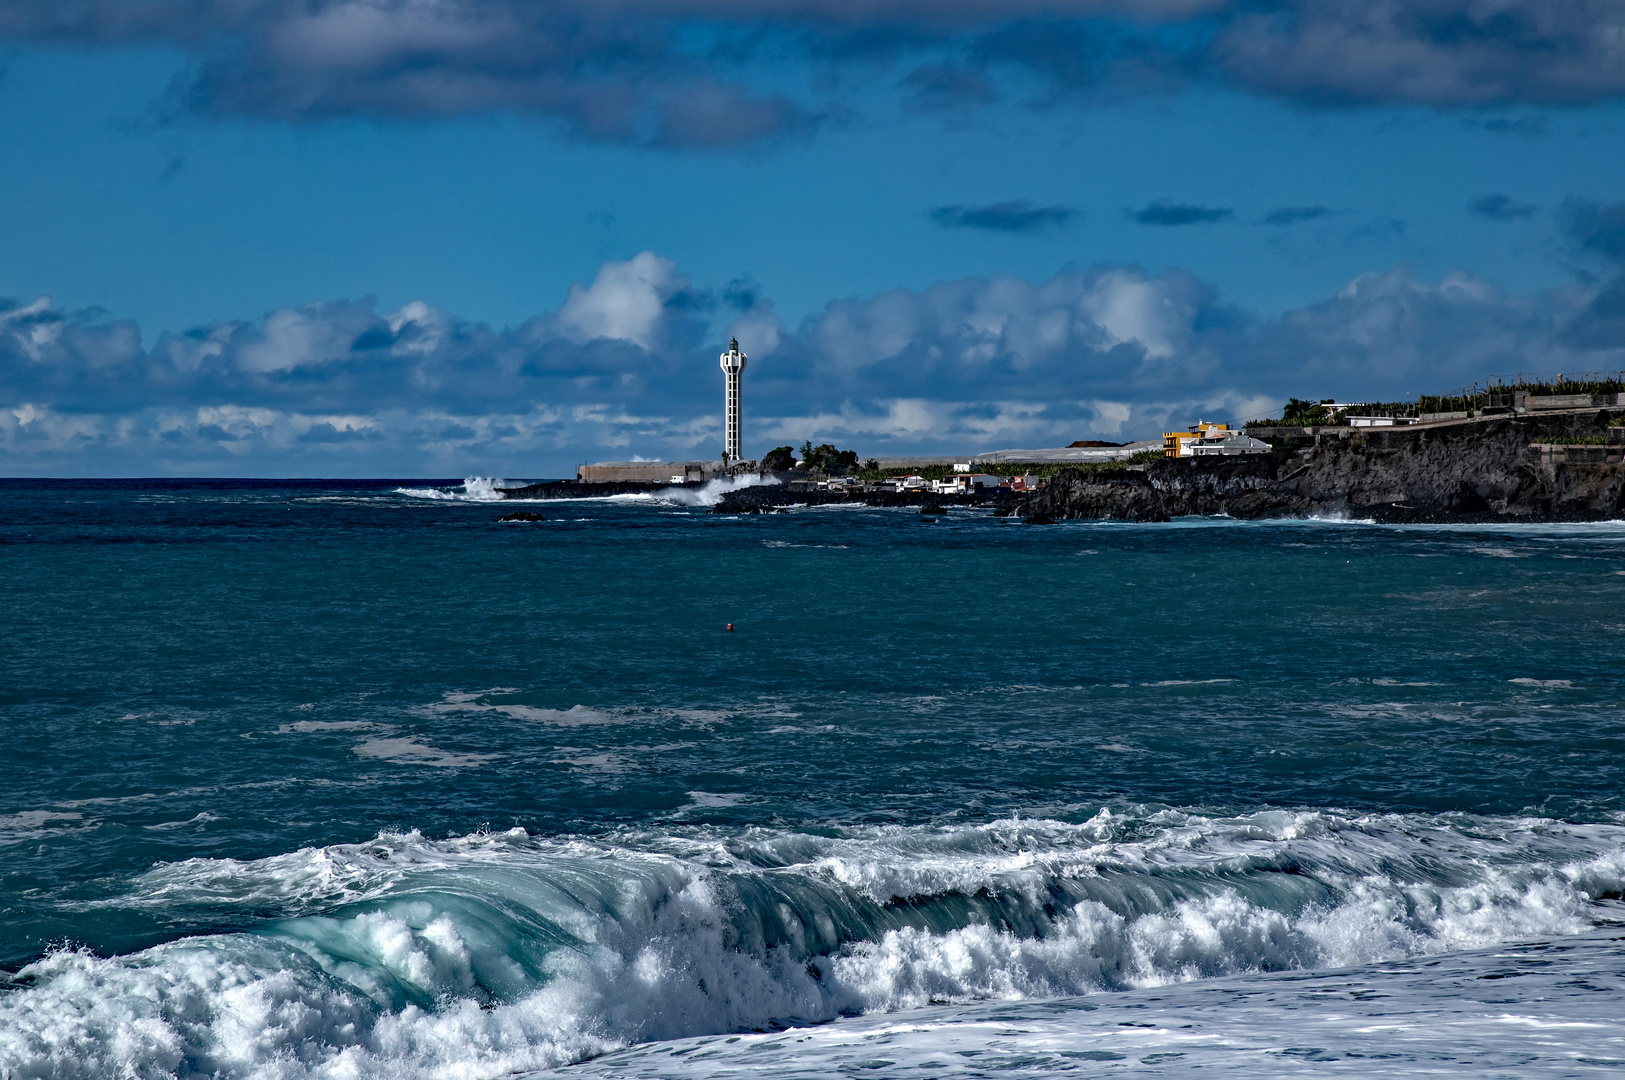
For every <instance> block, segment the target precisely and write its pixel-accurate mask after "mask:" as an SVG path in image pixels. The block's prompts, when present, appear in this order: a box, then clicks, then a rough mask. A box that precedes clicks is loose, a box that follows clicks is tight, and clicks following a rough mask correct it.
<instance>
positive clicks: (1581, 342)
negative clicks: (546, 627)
mask: <svg viewBox="0 0 1625 1080" xmlns="http://www.w3.org/2000/svg"><path fill="white" fill-rule="evenodd" d="M0 38H5V39H6V49H7V52H6V53H5V62H4V74H3V77H0V147H4V150H5V153H4V157H3V159H0V161H3V163H4V167H3V168H0V473H4V474H11V475H132V474H138V475H163V474H188V475H199V474H201V475H386V474H387V475H459V474H505V475H510V476H548V475H563V474H567V473H568V472H570V471H571V468H572V467H573V465H574V464H575V463H576V462H579V461H583V460H597V459H603V458H620V457H630V456H633V455H638V456H645V457H657V456H668V455H669V456H680V457H690V456H712V455H714V454H715V453H716V452H717V449H718V446H719V445H720V423H721V418H720V405H719V402H720V397H721V382H720V373H719V372H718V371H717V370H716V352H717V351H718V349H719V348H720V346H721V345H722V344H723V343H724V342H725V341H726V339H727V337H728V336H729V335H730V334H733V333H737V334H738V335H739V336H740V338H741V341H742V343H743V344H744V345H745V347H746V348H747V350H748V351H750V352H751V356H752V362H751V367H750V369H749V370H748V371H747V374H746V398H745V402H746V443H747V445H746V450H747V452H748V453H760V452H762V451H765V450H766V449H768V448H769V447H770V446H772V445H775V444H777V443H779V442H789V441H795V442H799V441H800V440H801V439H802V438H804V437H811V438H815V439H818V440H820V441H822V440H824V439H828V440H831V441H835V442H837V443H839V444H841V445H843V446H846V445H849V446H852V447H853V448H854V449H857V450H859V451H860V453H865V454H868V453H875V454H881V453H897V452H904V451H912V450H919V451H929V450H937V449H943V450H954V451H956V452H957V451H972V450H978V449H994V448H1000V447H1008V446H1044V445H1055V444H1064V443H1066V442H1069V441H1072V439H1075V438H1088V437H1105V438H1119V439H1128V438H1135V437H1145V436H1148V435H1154V434H1155V433H1156V432H1157V431H1159V430H1161V428H1162V427H1163V426H1165V425H1167V424H1172V423H1180V424H1183V423H1185V422H1187V421H1189V420H1190V419H1192V418H1194V416H1196V415H1198V414H1200V415H1203V416H1205V417H1218V418H1241V417H1243V416H1246V415H1254V414H1257V413H1261V412H1264V411H1268V410H1269V409H1270V408H1272V407H1273V406H1274V405H1275V404H1277V403H1278V402H1279V401H1281V400H1282V399H1284V398H1285V397H1286V396H1288V395H1289V394H1290V395H1297V396H1303V395H1308V394H1314V395H1322V394H1323V395H1336V396H1338V397H1340V398H1347V397H1356V398H1360V397H1364V398H1384V399H1387V398H1394V397H1407V396H1414V395H1415V394H1416V393H1420V392H1423V391H1434V390H1445V389H1451V388H1454V387H1457V386H1460V385H1463V384H1465V383H1468V382H1471V381H1473V380H1475V379H1479V378H1483V377H1485V376H1489V375H1499V374H1505V373H1510V372H1513V371H1518V370H1525V371H1559V370H1571V371H1572V370H1598V369H1604V368H1618V367H1625V356H1621V352H1622V351H1625V334H1622V333H1621V329H1622V326H1625V320H1622V319H1621V313H1622V312H1625V293H1622V290H1621V288H1620V287H1619V286H1618V285H1617V282H1616V278H1617V274H1618V271H1619V267H1620V263H1621V262H1622V261H1625V204H1622V203H1621V202H1620V200H1622V199H1625V193H1622V192H1621V191H1620V190H1619V189H1620V187H1621V183H1620V181H1619V179H1618V178H1619V177H1620V176H1622V175H1625V169H1622V165H1625V160H1622V159H1625V129H1622V126H1621V124H1622V120H1625V113H1622V110H1621V94H1622V91H1625V46H1622V45H1621V42H1622V41H1625V2H1615V0H1609V2H1597V0H1582V2H1577V3H1574V4H1569V5H1551V4H1543V3H1532V2H1519V0H1416V2H1413V3H1405V4H1401V3H1398V2H1397V0H1392V2H1384V0H1370V2H1362V3H1355V2H1354V0H1282V2H1279V3H1273V4H1268V5H1257V4H1248V5H1237V4H1231V3H1227V2H1225V0H1122V2H1117V3H1102V2H1098V0H1055V2H1047V3H1046V2H1039V0H1012V2H1006V3H1001V4H992V3H984V2H982V0H954V2H945V3H935V4H926V3H923V0H922V2H918V3H916V2H912V0H890V2H877V3H869V4H858V3H856V2H855V0H800V2H796V3H789V2H781V0H644V2H638V0H624V2H621V3H616V4H602V3H600V4H592V5H588V4H585V3H581V4H575V3H571V2H561V3H557V4H549V5H539V4H533V3H522V2H519V0H480V2H474V0H314V2H311V3H293V2H292V0H141V2H139V3H135V2H131V0H122V2H118V3H115V2H112V0H103V2H99V3H98V2H95V0H87V2H85V3H83V4H77V5H60V4H48V3H44V2H41V0H0ZM713 444H716V445H713Z"/></svg>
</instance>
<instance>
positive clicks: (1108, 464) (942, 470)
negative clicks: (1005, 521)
mask: <svg viewBox="0 0 1625 1080" xmlns="http://www.w3.org/2000/svg"><path fill="white" fill-rule="evenodd" d="M1162 458H1163V453H1162V451H1161V450H1141V451H1138V452H1137V453H1135V454H1133V455H1131V456H1129V457H1127V458H1124V459H1122V460H1120V461H1101V462H1082V463H1080V462H1053V461H1044V462H1038V461H1026V462H1022V461H1010V462H1001V463H999V464H997V465H973V466H971V471H972V472H979V473H987V474H988V475H990V476H1038V477H1043V478H1044V479H1048V478H1050V477H1052V476H1055V475H1056V474H1057V473H1061V472H1065V471H1066V470H1067V469H1077V470H1078V471H1079V472H1099V471H1102V470H1106V469H1121V468H1123V467H1125V466H1128V465H1144V464H1146V463H1147V462H1151V461H1161V460H1162ZM869 464H870V465H873V464H874V462H870V463H869ZM857 475H858V478H859V479H861V480H864V481H866V482H868V483H875V482H877V481H880V480H885V479H888V478H890V477H893V476H916V475H917V476H920V477H922V478H924V479H926V480H946V479H948V477H950V476H952V475H954V467H953V466H952V465H928V466H926V467H925V468H923V469H879V468H865V469H862V470H860V471H859V472H858V474H857Z"/></svg>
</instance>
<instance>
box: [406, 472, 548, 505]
mask: <svg viewBox="0 0 1625 1080" xmlns="http://www.w3.org/2000/svg"><path fill="white" fill-rule="evenodd" d="M516 486H518V485H517V484H510V483H509V482H508V481H506V480H503V479H500V478H498V477H495V476H470V477H468V478H466V479H465V480H464V481H463V484H462V487H458V488H396V489H395V494H397V495H406V496H409V497H410V498H414V499H433V500H436V501H439V502H502V501H503V498H502V493H501V492H499V491H498V490H497V489H498V488H505V487H516Z"/></svg>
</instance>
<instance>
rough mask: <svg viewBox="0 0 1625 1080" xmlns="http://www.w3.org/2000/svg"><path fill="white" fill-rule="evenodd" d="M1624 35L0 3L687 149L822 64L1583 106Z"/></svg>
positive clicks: (1228, 11) (952, 104) (1327, 19)
mask: <svg viewBox="0 0 1625 1080" xmlns="http://www.w3.org/2000/svg"><path fill="white" fill-rule="evenodd" d="M1622 28H1625V0H1567V2H1564V3H1551V2H1549V0H1279V2H1275V3H1270V4H1256V3H1248V2H1246V0H870V2H858V0H609V2H604V0H555V2H550V3H545V4H542V3H534V2H531V0H479V2H467V0H142V2H141V3H129V2H127V0H76V2H74V3H62V2H60V0H0V40H9V41H13V42H17V41H39V42H65V43H73V44H78V45H91V46H95V45H101V46H119V45H129V44H141V45H151V44H159V45H165V46H169V47H171V48H174V49H176V50H178V51H180V52H181V53H183V54H185V55H186V56H187V57H188V58H189V63H188V65H187V67H186V68H185V70H184V72H182V73H181V74H179V75H178V76H177V78H176V80H175V84H174V87H173V91H172V94H171V96H170V101H169V102H168V105H169V107H170V108H172V109H176V110H185V111H191V112H195V113H201V114H204V115H211V116H220V117H231V116H252V117H261V118H271V119H278V120H285V121H290V122H306V121H314V120H322V119H325V118H331V117H346V116H382V117H427V118H434V117H445V116H455V115H465V114H471V113H487V112H517V113H524V114H533V115H540V116H544V117H549V118H552V119H553V120H555V121H557V122H558V123H560V124H561V125H563V126H564V127H565V128H566V129H567V130H569V131H571V132H573V133H575V134H576V135H578V136H580V137H582V138H587V139H600V140H617V141H626V142H633V143H640V144H644V145H653V146H668V147H682V148H700V149H708V148H721V147H730V146H737V145H740V144H743V143H749V142H752V141H757V140H762V139H772V138H778V137H783V136H786V135H792V134H795V133H797V132H804V131H810V130H812V129H814V128H816V127H817V126H818V125H819V124H820V123H822V122H823V121H824V120H826V119H828V118H830V117H832V116H839V115H842V114H843V112H844V108H843V106H841V105H840V103H839V102H837V101H835V100H834V99H833V98H832V96H831V95H830V93H828V92H820V91H817V90H816V89H814V88H816V87H819V86H828V85H835V84H838V83H840V82H841V81H842V80H839V79H837V80H833V81H832V80H829V79H827V78H826V77H825V76H827V75H828V74H829V69H830V67H831V66H840V67H843V69H844V70H843V74H844V75H846V76H849V77H851V79H852V80H863V79H871V78H874V77H876V76H877V73H879V77H880V78H882V79H883V80H888V81H895V82H896V83H897V87H898V89H899V90H900V92H901V93H902V94H903V96H904V99H905V102H906V103H907V104H908V105H909V106H911V107H913V108H915V109H922V110H927V111H937V112H942V111H948V112H961V111H964V110H967V109H975V108H980V107H983V106H986V105H988V104H990V103H992V102H995V101H998V100H1000V99H1001V98H1005V97H1009V96H1011V95H1012V94H1013V93H1014V92H1015V91H1016V89H1017V88H1025V89H1022V92H1023V93H1027V92H1028V91H1029V90H1030V89H1031V87H1032V86H1033V85H1034V84H1035V83H1036V84H1037V86H1038V88H1039V89H1038V91H1037V94H1036V98H1035V100H1036V101H1038V102H1039V103H1041V104H1054V103H1057V102H1060V101H1080V100H1083V101H1088V100H1095V99H1097V98H1100V97H1102V96H1104V97H1116V96H1121V95H1122V94H1136V93H1161V92H1166V91H1168V90H1172V89H1176V88H1178V87H1180V86H1183V85H1187V84H1189V83H1191V82H1206V83H1209V84H1217V85H1223V86H1228V87H1239V88H1242V89H1245V90H1250V91H1252V92H1255V93H1260V94H1265V95H1270V96H1274V97H1280V98H1286V99H1289V100H1292V101H1296V102H1300V103H1307V104H1312V105H1313V104H1320V105H1332V106H1347V105H1358V104H1366V103H1421V104H1427V105H1434V106H1441V107H1475V108H1476V107H1482V106H1494V105H1520V104H1533V105H1553V104H1575V103H1585V102H1593V101H1600V100H1606V99H1611V98H1616V97H1618V96H1620V95H1621V93H1622V92H1625V36H1622V34H1625V30H1622ZM900 68H901V69H905V70H906V72H907V73H906V74H904V75H903V76H902V77H901V79H898V78H897V76H896V75H895V72H896V71H897V70H899V69H900ZM887 73H891V74H887ZM786 75H788V76H789V78H788V79H786V78H785V76H786ZM797 86H800V87H801V89H799V90H798V89H797ZM1526 121H1527V123H1528V124H1534V123H1538V121H1530V120H1527V118H1525V120H1520V121H1510V120H1500V119H1491V120H1487V121H1484V123H1485V126H1488V127H1493V126H1494V125H1497V124H1526ZM1526 126H1527V124H1526Z"/></svg>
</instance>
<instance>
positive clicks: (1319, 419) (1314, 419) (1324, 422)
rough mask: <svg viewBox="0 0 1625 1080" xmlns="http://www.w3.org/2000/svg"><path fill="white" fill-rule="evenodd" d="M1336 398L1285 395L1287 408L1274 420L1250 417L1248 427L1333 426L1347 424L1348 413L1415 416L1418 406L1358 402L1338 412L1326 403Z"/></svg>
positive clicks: (1353, 414)
mask: <svg viewBox="0 0 1625 1080" xmlns="http://www.w3.org/2000/svg"><path fill="white" fill-rule="evenodd" d="M1335 401H1336V399H1335V398H1323V399H1321V400H1320V401H1308V400H1300V399H1299V398H1287V401H1286V408H1284V409H1282V410H1281V416H1280V419H1277V420H1268V419H1266V420H1249V421H1247V426H1248V427H1250V428H1251V427H1316V426H1319V427H1336V426H1340V425H1342V426H1346V425H1347V424H1348V417H1350V416H1415V415H1416V414H1417V406H1416V404H1415V403H1414V402H1410V401H1361V402H1355V403H1351V404H1349V405H1347V407H1346V408H1343V409H1341V410H1339V411H1337V412H1335V413H1334V412H1332V410H1330V409H1328V408H1327V407H1326V406H1328V405H1331V404H1333V403H1334V402H1335Z"/></svg>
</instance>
